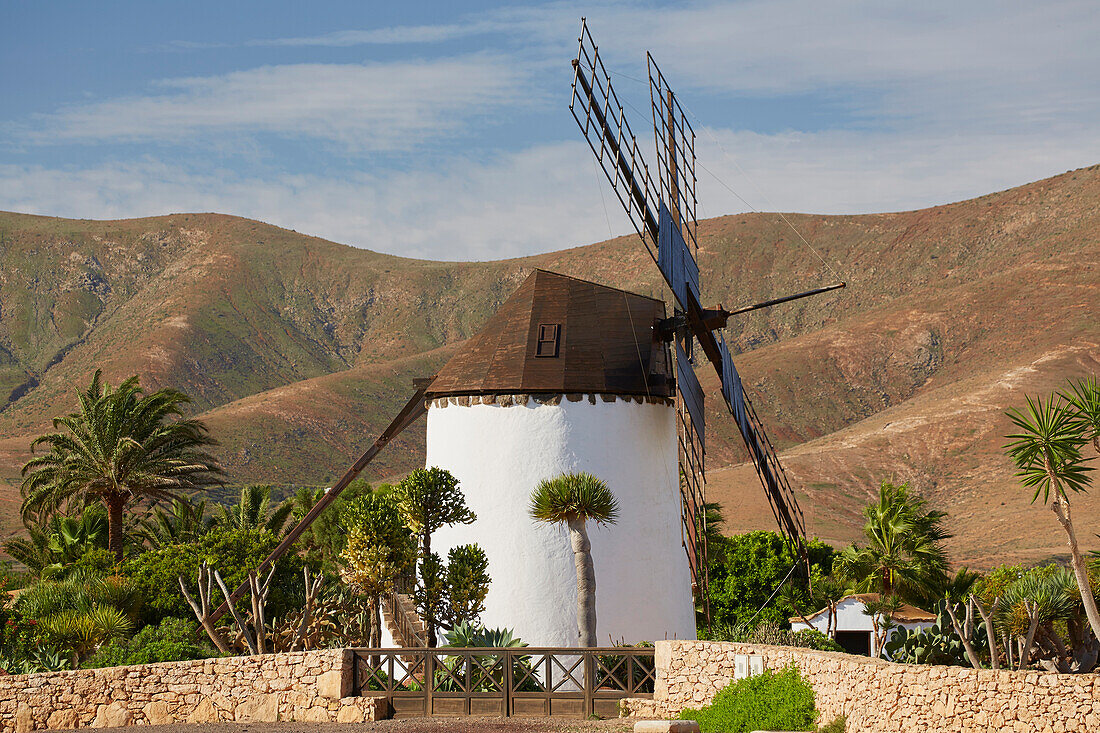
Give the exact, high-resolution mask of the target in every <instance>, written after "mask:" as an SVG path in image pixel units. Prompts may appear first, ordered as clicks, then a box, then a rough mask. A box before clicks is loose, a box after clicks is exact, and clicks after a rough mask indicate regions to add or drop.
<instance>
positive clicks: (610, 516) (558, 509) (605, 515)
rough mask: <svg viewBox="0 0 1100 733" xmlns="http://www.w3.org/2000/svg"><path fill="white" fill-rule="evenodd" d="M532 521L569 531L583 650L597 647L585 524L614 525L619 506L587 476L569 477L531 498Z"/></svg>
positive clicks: (546, 485) (537, 490) (593, 580)
mask: <svg viewBox="0 0 1100 733" xmlns="http://www.w3.org/2000/svg"><path fill="white" fill-rule="evenodd" d="M530 512H531V517H532V518H533V519H535V520H536V521H539V522H548V523H550V524H564V525H566V526H567V527H568V528H569V542H570V545H571V547H572V548H573V563H574V565H575V566H576V570H577V631H578V633H579V635H580V642H581V646H582V647H588V646H595V644H596V569H595V567H594V565H593V564H592V543H591V542H590V541H589V539H588V530H587V529H586V528H585V524H586V523H587V522H588V520H592V521H594V522H596V524H615V522H616V521H618V518H619V502H618V501H617V500H616V499H615V495H614V494H613V493H611V489H609V488H608V487H607V484H605V483H604V482H603V481H601V480H600V479H598V478H596V477H595V476H593V475H592V474H588V473H567V474H564V475H562V476H558V477H557V478H552V479H548V480H545V481H542V482H541V483H539V485H538V486H537V487H535V491H534V493H533V494H532V495H531V507H530Z"/></svg>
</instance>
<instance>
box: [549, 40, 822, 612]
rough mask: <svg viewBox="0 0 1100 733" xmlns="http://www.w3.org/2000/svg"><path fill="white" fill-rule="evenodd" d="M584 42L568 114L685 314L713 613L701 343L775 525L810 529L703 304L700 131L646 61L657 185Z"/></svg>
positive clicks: (684, 465) (689, 421) (685, 376)
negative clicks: (696, 357)
mask: <svg viewBox="0 0 1100 733" xmlns="http://www.w3.org/2000/svg"><path fill="white" fill-rule="evenodd" d="M578 42H579V47H578V51H577V58H576V59H574V61H573V68H574V75H573V97H572V101H571V102H570V105H569V109H570V110H571V111H572V112H573V117H574V119H575V120H576V121H577V124H578V126H579V127H580V129H581V132H582V133H583V134H584V136H585V139H586V140H587V141H588V144H589V147H591V148H592V152H593V154H595V156H596V160H597V161H598V162H599V164H600V166H601V168H602V169H603V172H604V175H605V176H606V177H607V180H608V181H609V182H610V183H611V186H612V189H613V190H614V191H615V193H616V195H617V196H618V197H619V201H620V202H622V204H623V207H624V209H625V210H626V213H627V216H628V217H629V218H630V221H631V223H632V224H633V225H634V229H635V231H637V232H638V236H639V237H641V239H642V243H643V244H644V245H645V247H646V249H647V250H648V251H649V254H650V256H651V257H653V259H654V261H655V262H656V263H657V267H658V269H659V270H660V272H661V275H662V276H663V277H664V279H665V282H666V283H668V286H669V288H670V289H671V291H672V293H673V296H674V297H675V299H676V301H677V304H678V306H679V307H678V308H677V310H676V314H675V317H674V319H673V321H674V325H673V327H672V329H671V331H670V333H671V336H670V339H671V340H672V341H673V342H674V349H675V353H676V366H677V368H676V381H677V391H678V392H679V395H680V401H679V402H680V410H679V414H680V420H679V435H680V456H681V469H682V478H681V493H682V498H683V502H682V505H683V512H684V516H683V522H684V538H685V543H684V544H685V548H686V549H687V551H688V557H689V562H690V564H691V568H692V577H693V579H694V580H695V581H696V583H697V587H698V589H699V590H700V595H701V596H702V598H703V601H704V604H706V603H707V592H706V573H705V567H706V544H705V539H703V538H705V534H702V533H700V532H699V530H700V529H704V528H705V527H703V525H702V524H701V523H702V522H704V521H705V518H704V512H703V504H704V486H705V481H706V477H705V471H704V456H705V436H706V426H705V423H704V410H703V390H702V388H701V386H700V385H699V381H698V379H697V377H696V375H695V373H694V371H693V369H692V360H691V356H692V347H693V344H694V343H695V342H698V345H699V347H700V348H701V350H702V351H703V353H704V354H705V355H706V357H707V359H708V360H709V361H710V362H711V364H712V366H713V367H714V369H715V371H716V372H717V373H718V376H719V378H720V379H721V380H722V394H723V397H724V399H725V401H726V404H727V406H728V407H729V410H730V413H731V414H732V415H733V417H734V420H735V421H736V422H737V426H738V430H739V432H740V433H741V438H742V439H743V440H744V442H745V446H746V447H747V448H748V452H749V457H750V458H751V460H752V462H753V465H754V466H755V467H756V472H757V475H758V476H759V478H760V483H761V485H762V486H763V488H764V491H765V494H766V495H767V497H768V502H769V503H770V504H771V507H772V512H773V514H774V515H775V519H776V522H777V523H778V525H779V527H780V529H781V531H782V532H783V534H784V535H785V536H786V537H787V538H788V539H789V540H790V541H791V542H793V543H795V545H796V546H797V547H798V548H799V551H800V553H801V551H802V549H803V547H804V538H805V521H804V519H803V515H802V510H801V509H800V508H799V506H798V501H797V497H796V496H795V493H794V491H793V489H792V488H791V486H790V482H789V481H788V480H787V476H786V474H785V472H784V471H783V467H782V465H781V464H780V463H779V457H778V455H776V452H775V448H774V446H772V444H771V441H770V440H768V437H767V435H766V434H765V433H764V429H763V426H762V425H761V423H760V420H759V418H758V417H757V416H756V412H755V411H754V410H753V409H752V403H751V402H750V401H749V400H748V399H747V397H746V396H745V392H744V387H743V385H742V384H741V379H740V377H739V375H738V374H737V369H736V368H735V367H734V365H733V359H732V357H731V355H730V352H729V348H728V347H727V346H726V344H725V341H724V340H719V339H716V338H715V335H714V333H713V329H714V327H715V324H716V323H717V324H718V325H719V326H724V325H725V322H726V319H727V318H728V317H729V316H730V315H731V314H730V313H729V312H726V311H723V310H721V309H719V310H710V311H708V310H706V309H704V308H703V306H702V304H701V303H702V297H701V292H702V291H701V285H700V276H699V266H698V263H697V261H696V254H697V252H698V240H697V238H696V229H697V226H698V219H697V208H698V204H697V200H696V196H695V186H696V175H695V164H696V163H695V131H694V130H693V129H692V127H691V124H690V123H689V122H688V120H687V118H686V115H685V114H684V110H683V108H682V107H681V106H680V103H679V101H678V100H677V99H676V95H675V93H674V92H673V91H672V89H671V87H670V86H669V84H668V82H667V80H666V79H665V77H664V75H663V74H662V73H661V70H660V68H659V67H658V66H657V64H656V62H655V61H654V60H653V57H652V56H650V55H649V54H647V55H646V58H647V64H648V67H649V82H650V83H649V87H650V106H651V109H652V111H653V130H654V142H655V144H656V149H657V165H656V166H655V168H656V171H657V180H656V181H654V179H653V177H652V176H651V175H650V171H649V167H648V166H647V165H646V163H645V160H644V159H643V158H642V156H641V155H640V154H639V152H638V144H637V140H636V139H635V137H634V134H633V132H632V131H631V129H630V125H629V123H628V122H627V121H626V118H625V115H624V114H623V108H622V105H621V104H620V103H619V100H618V97H617V96H616V94H615V91H614V89H613V88H612V86H611V78H610V76H609V75H608V73H607V70H606V68H605V67H604V65H603V61H602V60H601V59H600V55H599V49H598V48H597V46H596V44H595V42H594V41H593V40H592V36H591V34H590V33H589V30H588V24H587V22H586V21H585V20H584V19H583V18H582V19H581V33H580V37H579V39H578ZM655 250H656V251H655ZM839 287H843V285H840V286H839ZM829 289H832V288H824V289H819V290H816V291H810V292H808V293H802V294H799V295H796V296H792V297H791V298H781V299H778V300H777V301H775V302H785V301H786V300H790V299H793V298H797V297H805V296H806V295H811V294H813V293H815V292H824V291H825V290H829ZM763 305H768V304H762V306H763ZM700 539H702V541H699V540H700ZM708 615H709V612H708Z"/></svg>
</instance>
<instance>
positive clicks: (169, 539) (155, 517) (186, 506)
mask: <svg viewBox="0 0 1100 733" xmlns="http://www.w3.org/2000/svg"><path fill="white" fill-rule="evenodd" d="M216 521H217V520H216V519H215V518H214V517H211V516H207V514H206V500H205V499H203V500H202V501H199V502H195V503H191V502H189V501H187V500H185V499H175V500H173V501H172V506H171V509H170V510H169V511H165V510H164V509H162V508H161V507H154V508H153V511H152V513H151V515H150V516H148V517H146V518H145V519H143V520H142V521H141V538H142V539H143V540H145V542H147V543H148V544H149V547H152V548H153V549H157V548H160V547H168V546H169V545H182V544H185V543H188V542H194V541H195V540H197V539H199V538H200V537H202V536H203V535H205V534H206V533H207V532H209V531H210V530H211V529H213V527H214V524H215V523H216Z"/></svg>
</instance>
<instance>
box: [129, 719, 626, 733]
mask: <svg viewBox="0 0 1100 733" xmlns="http://www.w3.org/2000/svg"><path fill="white" fill-rule="evenodd" d="M632 729H633V722H632V721H629V720H618V719H612V720H575V719H570V718H553V719H551V718H473V717H470V718H402V719H400V720H380V721H378V722H374V723H203V724H196V725H190V724H184V723H177V724H173V725H150V726H142V731H143V733H269V731H270V732H271V733H364V732H365V731H371V732H372V733H373V732H374V731H377V732H378V733H472V732H473V731H477V732H478V733H482V732H484V731H488V732H490V733H493V732H496V733H574V731H576V732H577V733H580V732H581V731H585V732H591V733H596V732H597V731H599V732H602V733H626V731H630V730H632Z"/></svg>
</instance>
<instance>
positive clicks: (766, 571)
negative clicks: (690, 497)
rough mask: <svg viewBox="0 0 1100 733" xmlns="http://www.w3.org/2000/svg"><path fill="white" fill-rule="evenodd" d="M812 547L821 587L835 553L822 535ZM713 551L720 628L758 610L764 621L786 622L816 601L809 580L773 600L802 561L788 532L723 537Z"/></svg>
mask: <svg viewBox="0 0 1100 733" xmlns="http://www.w3.org/2000/svg"><path fill="white" fill-rule="evenodd" d="M708 543H709V540H708ZM806 550H807V552H808V553H809V560H810V567H811V576H812V580H813V583H814V584H815V585H816V584H817V583H819V582H820V579H821V578H824V577H825V576H826V575H828V574H829V572H830V571H831V570H832V566H833V555H834V554H835V552H834V551H833V548H832V547H830V546H829V545H828V544H826V543H824V542H822V541H821V540H819V539H816V538H815V539H812V540H810V541H809V542H807V543H806ZM707 554H708V556H709V564H708V567H707V575H708V577H709V580H708V583H709V588H710V610H711V615H712V619H713V624H714V625H715V626H720V625H731V624H735V623H738V622H742V623H743V622H745V621H748V620H750V619H752V618H753V617H754V616H756V615H757V612H758V611H759V620H760V621H765V622H770V623H773V624H777V625H779V624H785V623H786V622H787V619H789V618H790V617H791V616H794V615H795V614H796V613H797V611H796V609H795V606H796V605H797V606H799V607H801V608H808V607H810V606H811V605H812V603H811V599H810V595H809V592H808V590H807V588H806V585H805V583H792V585H791V586H790V587H791V588H792V589H793V592H792V593H790V594H788V593H782V594H780V595H779V597H778V598H774V599H772V598H771V595H772V591H773V590H775V587H776V586H777V585H779V584H781V583H782V582H783V579H784V578H785V577H786V575H787V573H788V572H789V571H790V569H791V566H792V565H794V564H796V563H800V562H801V560H800V559H799V555H798V551H797V550H796V549H795V548H794V546H792V545H791V544H790V543H789V542H787V541H786V540H785V539H784V538H783V537H782V535H779V534H777V533H775V532H762V531H757V532H748V533H746V534H739V535H732V536H730V537H722V538H721V540H719V541H718V542H717V543H715V545H714V546H713V547H712V546H711V545H710V544H708V545H707ZM769 599H770V602H769ZM792 601H795V602H796V603H793V604H792ZM762 606H763V607H764V608H763V610H761V607H762Z"/></svg>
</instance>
